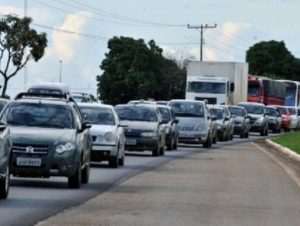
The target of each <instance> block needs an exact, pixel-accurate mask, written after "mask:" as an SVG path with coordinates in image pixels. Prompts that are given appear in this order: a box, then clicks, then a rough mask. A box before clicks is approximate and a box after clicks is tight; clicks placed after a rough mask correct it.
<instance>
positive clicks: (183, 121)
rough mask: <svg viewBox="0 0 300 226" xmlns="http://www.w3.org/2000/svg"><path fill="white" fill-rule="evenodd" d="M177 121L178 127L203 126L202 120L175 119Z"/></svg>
mask: <svg viewBox="0 0 300 226" xmlns="http://www.w3.org/2000/svg"><path fill="white" fill-rule="evenodd" d="M177 119H179V122H178V126H179V127H192V128H194V127H196V126H197V125H200V124H205V119H204V118H195V117H193V118H188V117H177Z"/></svg>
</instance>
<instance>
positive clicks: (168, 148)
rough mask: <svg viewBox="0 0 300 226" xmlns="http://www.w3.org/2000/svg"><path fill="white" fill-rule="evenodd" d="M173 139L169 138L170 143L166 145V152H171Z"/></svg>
mask: <svg viewBox="0 0 300 226" xmlns="http://www.w3.org/2000/svg"><path fill="white" fill-rule="evenodd" d="M173 144H174V138H173V137H172V138H171V141H170V142H168V143H167V150H169V151H171V150H172V149H173Z"/></svg>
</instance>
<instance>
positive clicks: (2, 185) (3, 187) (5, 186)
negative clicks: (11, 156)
mask: <svg viewBox="0 0 300 226" xmlns="http://www.w3.org/2000/svg"><path fill="white" fill-rule="evenodd" d="M9 181H10V173H9V166H8V164H7V167H6V171H5V178H3V179H1V180H0V199H6V198H7V196H8V192H9Z"/></svg>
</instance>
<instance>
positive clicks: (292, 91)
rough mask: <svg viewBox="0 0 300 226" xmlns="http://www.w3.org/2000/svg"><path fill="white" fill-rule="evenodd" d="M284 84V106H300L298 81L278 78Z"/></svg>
mask: <svg viewBox="0 0 300 226" xmlns="http://www.w3.org/2000/svg"><path fill="white" fill-rule="evenodd" d="M278 81H281V82H284V83H285V84H286V96H285V105H286V106H295V107H298V106H300V101H299V97H300V82H297V81H292V80H278Z"/></svg>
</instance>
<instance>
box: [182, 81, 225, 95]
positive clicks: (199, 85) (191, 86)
mask: <svg viewBox="0 0 300 226" xmlns="http://www.w3.org/2000/svg"><path fill="white" fill-rule="evenodd" d="M187 91H188V92H193V93H216V94H222V93H225V91H226V85H225V83H217V82H188V86H187Z"/></svg>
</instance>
